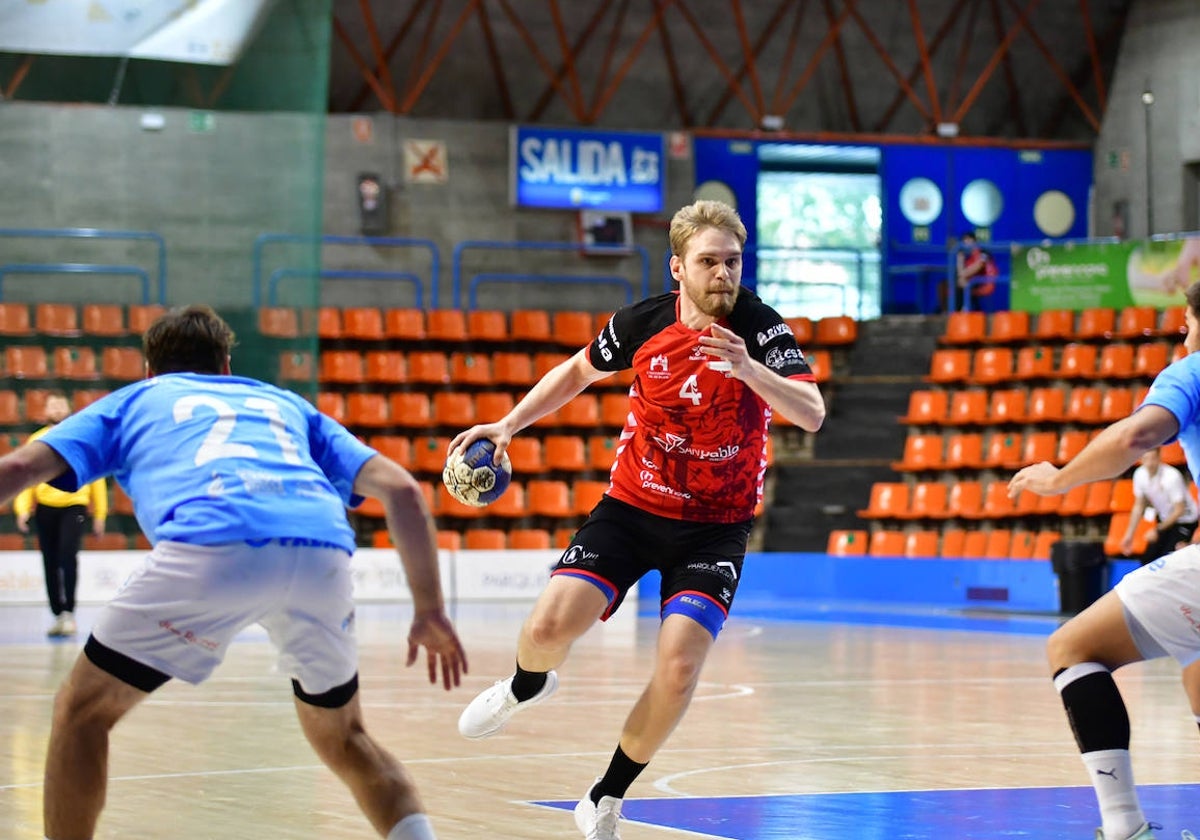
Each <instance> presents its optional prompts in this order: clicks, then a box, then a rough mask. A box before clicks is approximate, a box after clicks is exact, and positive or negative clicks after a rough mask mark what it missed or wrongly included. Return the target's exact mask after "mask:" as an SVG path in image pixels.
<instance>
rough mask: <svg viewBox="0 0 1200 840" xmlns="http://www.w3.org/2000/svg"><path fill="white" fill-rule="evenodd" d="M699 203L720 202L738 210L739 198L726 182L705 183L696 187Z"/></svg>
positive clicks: (696, 196)
mask: <svg viewBox="0 0 1200 840" xmlns="http://www.w3.org/2000/svg"><path fill="white" fill-rule="evenodd" d="M694 195H695V198H696V200H697V201H719V202H721V203H722V204H728V205H729V206H730V207H732V208H734V209H735V210H736V209H737V196H736V195H734V194H733V190H731V189H730V188H729V185H728V184H726V183H725V182H724V181H705V182H704V183H702V184H700V185H698V186H697V187H696V192H695V194H694Z"/></svg>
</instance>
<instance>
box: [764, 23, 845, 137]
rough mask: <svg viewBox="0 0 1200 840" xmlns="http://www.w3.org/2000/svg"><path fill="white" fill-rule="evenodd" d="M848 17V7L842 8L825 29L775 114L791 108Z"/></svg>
mask: <svg viewBox="0 0 1200 840" xmlns="http://www.w3.org/2000/svg"><path fill="white" fill-rule="evenodd" d="M849 19H850V9H849V8H843V9H842V12H841V14H839V15H838V17H837V20H835V21H834V22H833V25H832V26H830V27H829V29H827V30H825V37H824V38H822V39H821V43H819V44H817V48H816V49H815V50H814V51H813V54H812V56H811V57H810V58H809V59H808V64H807V65H805V67H804V70H803V71H802V72H801V73H800V78H798V79H797V80H796V82H795V84H793V85H792V89H791V90H789V91H788V93H787V96H786V98H785V99H784V100H783V101H782V102H781V107H779V108H777V109H775V113H776V114H786V113H787V112H788V111H790V110H791V109H792V104H793V103H794V102H795V101H796V99H797V98H798V97H799V96H800V94H801V93H802V92H803V91H804V89H805V88H806V87H808V83H809V82H810V81H812V77H813V75H814V74H815V73H816V72H817V67H818V65H820V63H821V59H822V58H824V57H825V53H826V52H828V51H829V48H830V47H832V46H833V42H834V41H836V40H837V37H838V33H839V32H841V31H842V27H843V26H844V25H845V24H846V21H847V20H849Z"/></svg>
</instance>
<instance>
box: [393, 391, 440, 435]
mask: <svg viewBox="0 0 1200 840" xmlns="http://www.w3.org/2000/svg"><path fill="white" fill-rule="evenodd" d="M388 415H389V416H390V417H391V422H392V425H395V426H401V427H405V428H409V429H426V428H429V427H430V426H432V425H433V403H432V401H431V400H430V399H429V395H428V394H422V393H415V392H414V393H409V392H405V391H397V392H395V393H393V394H391V395H390V396H389V397H388Z"/></svg>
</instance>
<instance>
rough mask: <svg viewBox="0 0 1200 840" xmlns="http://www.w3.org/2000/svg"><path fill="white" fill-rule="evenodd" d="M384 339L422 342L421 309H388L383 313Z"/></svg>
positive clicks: (423, 323) (423, 313) (422, 316)
mask: <svg viewBox="0 0 1200 840" xmlns="http://www.w3.org/2000/svg"><path fill="white" fill-rule="evenodd" d="M383 334H384V337H385V338H395V339H400V340H401V341H422V340H423V339H424V338H425V312H424V310H421V309H411V308H410V309H388V310H387V311H385V312H384V313H383Z"/></svg>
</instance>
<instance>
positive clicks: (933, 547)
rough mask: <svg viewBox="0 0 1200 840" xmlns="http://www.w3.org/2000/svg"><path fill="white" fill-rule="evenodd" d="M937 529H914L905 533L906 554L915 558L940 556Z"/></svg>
mask: <svg viewBox="0 0 1200 840" xmlns="http://www.w3.org/2000/svg"><path fill="white" fill-rule="evenodd" d="M938 536H939V535H938V532H937V531H913V532H912V533H910V534H907V535H905V538H904V556H905V557H915V558H926V557H937V556H938Z"/></svg>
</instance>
